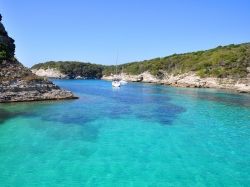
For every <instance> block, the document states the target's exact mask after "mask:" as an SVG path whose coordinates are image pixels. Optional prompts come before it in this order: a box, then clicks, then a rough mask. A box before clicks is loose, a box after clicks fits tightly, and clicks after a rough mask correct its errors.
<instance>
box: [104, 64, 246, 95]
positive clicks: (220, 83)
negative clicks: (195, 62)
mask: <svg viewBox="0 0 250 187" xmlns="http://www.w3.org/2000/svg"><path fill="white" fill-rule="evenodd" d="M118 78H119V79H122V78H124V79H126V80H127V81H130V82H144V83H154V84H161V85H170V86H175V87H189V88H216V89H232V90H237V91H238V92H240V93H249V94H250V68H248V76H247V78H240V79H232V78H214V77H207V78H201V77H199V76H197V74H196V72H188V73H185V74H180V75H176V76H174V75H169V74H167V73H164V74H163V76H161V77H157V76H153V75H151V74H150V73H149V72H144V73H142V74H139V75H127V74H120V75H118ZM102 79H104V80H112V79H114V76H113V75H112V76H103V78H102Z"/></svg>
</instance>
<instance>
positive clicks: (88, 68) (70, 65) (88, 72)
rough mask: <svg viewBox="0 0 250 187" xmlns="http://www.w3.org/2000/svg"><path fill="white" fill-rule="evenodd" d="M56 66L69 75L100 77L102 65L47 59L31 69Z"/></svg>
mask: <svg viewBox="0 0 250 187" xmlns="http://www.w3.org/2000/svg"><path fill="white" fill-rule="evenodd" d="M48 68H56V69H58V70H60V72H61V73H64V74H66V75H69V76H70V77H72V78H73V77H76V76H81V77H87V78H101V77H102V71H103V68H104V66H102V65H97V64H91V63H84V62H75V61H65V62H62V61H59V62H54V61H49V62H45V63H40V64H36V65H34V66H33V67H31V69H48Z"/></svg>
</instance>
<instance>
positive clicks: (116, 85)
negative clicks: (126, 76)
mask: <svg viewBox="0 0 250 187" xmlns="http://www.w3.org/2000/svg"><path fill="white" fill-rule="evenodd" d="M117 58H118V52H117V56H116V65H115V78H114V80H112V86H113V87H120V86H121V84H120V81H119V79H118V78H117Z"/></svg>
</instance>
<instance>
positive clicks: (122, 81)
mask: <svg viewBox="0 0 250 187" xmlns="http://www.w3.org/2000/svg"><path fill="white" fill-rule="evenodd" d="M119 82H120V84H127V83H128V82H127V81H126V80H125V79H122V80H120V81H119Z"/></svg>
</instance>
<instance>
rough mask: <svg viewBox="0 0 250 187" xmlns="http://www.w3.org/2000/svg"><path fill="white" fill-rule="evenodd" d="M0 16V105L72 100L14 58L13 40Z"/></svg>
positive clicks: (70, 95) (68, 92)
mask: <svg viewBox="0 0 250 187" xmlns="http://www.w3.org/2000/svg"><path fill="white" fill-rule="evenodd" d="M1 21H2V16H1V14H0V103H1V102H14V101H35V100H48V99H73V98H77V96H76V95H74V94H72V93H71V92H70V91H67V90H63V89H60V88H59V86H57V85H55V84H53V83H52V82H51V81H49V80H47V79H44V78H43V77H39V76H37V75H35V74H33V73H32V72H31V71H30V70H29V69H28V68H26V67H24V66H23V65H22V64H21V63H20V62H19V61H18V60H17V59H16V58H15V56H14V55H15V44H14V42H15V41H14V39H12V38H11V37H9V36H8V33H7V31H6V30H5V28H4V26H3V24H2V23H1Z"/></svg>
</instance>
